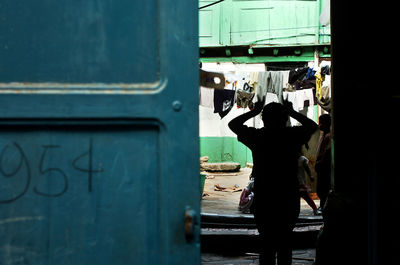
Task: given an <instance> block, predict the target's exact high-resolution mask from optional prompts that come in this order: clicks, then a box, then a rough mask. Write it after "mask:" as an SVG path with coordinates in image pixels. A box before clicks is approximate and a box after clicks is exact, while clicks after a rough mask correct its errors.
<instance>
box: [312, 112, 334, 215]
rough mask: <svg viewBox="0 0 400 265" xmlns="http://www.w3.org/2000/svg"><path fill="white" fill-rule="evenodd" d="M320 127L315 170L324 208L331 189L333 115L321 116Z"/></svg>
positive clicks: (318, 190) (320, 204) (318, 191)
mask: <svg viewBox="0 0 400 265" xmlns="http://www.w3.org/2000/svg"><path fill="white" fill-rule="evenodd" d="M319 129H320V131H321V133H320V138H319V142H318V147H317V159H316V162H315V172H317V195H318V197H319V199H320V203H319V208H320V210H323V208H324V205H325V202H326V199H327V198H328V194H329V190H330V189H331V158H332V155H331V116H330V115H329V114H322V115H321V116H319Z"/></svg>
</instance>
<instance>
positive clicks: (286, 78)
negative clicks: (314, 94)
mask: <svg viewBox="0 0 400 265" xmlns="http://www.w3.org/2000/svg"><path fill="white" fill-rule="evenodd" d="M280 72H281V74H282V88H283V90H284V91H285V90H286V89H287V88H288V86H290V84H289V73H290V71H289V70H287V71H280Z"/></svg>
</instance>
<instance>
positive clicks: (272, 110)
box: [262, 102, 289, 128]
mask: <svg viewBox="0 0 400 265" xmlns="http://www.w3.org/2000/svg"><path fill="white" fill-rule="evenodd" d="M288 119H289V115H288V113H287V111H286V109H285V107H284V106H283V105H282V104H280V103H275V102H272V103H269V104H267V105H265V106H264V108H263V111H262V121H263V122H264V126H269V127H273V128H284V127H286V123H287V121H288Z"/></svg>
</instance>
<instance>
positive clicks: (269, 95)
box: [264, 92, 279, 106]
mask: <svg viewBox="0 0 400 265" xmlns="http://www.w3.org/2000/svg"><path fill="white" fill-rule="evenodd" d="M272 102H276V103H279V99H278V96H277V95H276V94H274V93H269V92H267V94H266V96H265V103H264V106H265V105H267V104H269V103H272Z"/></svg>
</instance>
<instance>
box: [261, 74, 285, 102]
mask: <svg viewBox="0 0 400 265" xmlns="http://www.w3.org/2000/svg"><path fill="white" fill-rule="evenodd" d="M267 92H270V93H274V94H276V95H277V96H278V100H279V102H280V103H282V92H283V87H282V73H281V72H280V71H266V72H260V73H259V75H258V89H257V92H256V94H257V100H259V101H260V100H262V99H263V98H264V97H265V96H266V93H267Z"/></svg>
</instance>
